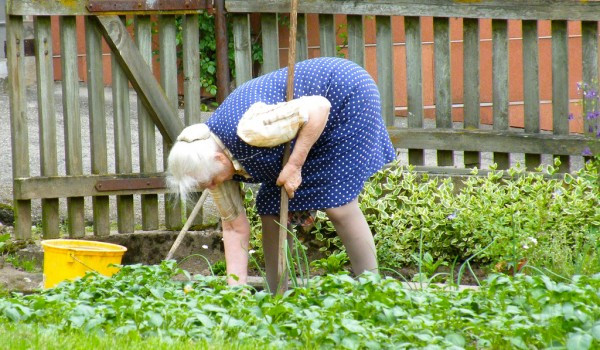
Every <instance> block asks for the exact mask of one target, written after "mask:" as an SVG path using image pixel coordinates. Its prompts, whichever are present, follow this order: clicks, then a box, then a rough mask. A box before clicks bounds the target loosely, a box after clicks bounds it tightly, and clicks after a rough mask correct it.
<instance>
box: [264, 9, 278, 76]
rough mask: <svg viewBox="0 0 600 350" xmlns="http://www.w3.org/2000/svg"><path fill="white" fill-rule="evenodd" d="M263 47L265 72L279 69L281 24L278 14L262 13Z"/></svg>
mask: <svg viewBox="0 0 600 350" xmlns="http://www.w3.org/2000/svg"><path fill="white" fill-rule="evenodd" d="M260 22H261V25H260V28H261V33H262V48H263V69H262V70H263V71H262V73H263V74H267V73H270V72H272V71H274V70H277V69H279V25H278V23H277V14H276V13H274V14H270V13H263V14H261V15H260Z"/></svg>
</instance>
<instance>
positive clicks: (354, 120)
mask: <svg viewBox="0 0 600 350" xmlns="http://www.w3.org/2000/svg"><path fill="white" fill-rule="evenodd" d="M286 81H287V68H283V69H280V70H277V71H274V72H272V73H269V74H265V75H263V76H261V77H258V78H255V79H252V80H250V81H248V82H246V83H245V84H243V85H242V86H240V87H238V88H237V89H236V90H235V91H234V92H233V93H232V94H231V95H229V97H228V98H227V99H226V100H225V101H224V102H223V104H221V106H220V107H219V108H218V109H217V110H216V111H215V113H213V115H212V116H211V118H210V119H209V120H208V121H207V125H208V126H209V128H210V129H211V131H212V132H213V133H215V134H216V135H217V136H219V138H220V139H221V140H222V141H223V143H224V144H225V146H226V147H227V148H229V150H230V151H231V152H232V154H233V156H234V157H235V158H236V159H237V160H238V161H239V162H240V163H241V164H242V166H243V167H244V169H246V171H247V172H248V174H250V175H251V176H252V179H250V180H248V179H242V178H239V177H237V176H236V177H234V179H235V180H238V181H242V180H243V181H246V182H255V183H262V185H261V188H260V190H259V193H258V196H257V200H256V202H257V203H256V205H257V210H258V212H259V214H261V215H266V214H276V215H277V214H278V213H279V206H280V195H281V189H280V187H278V186H277V185H275V181H276V180H277V177H278V176H279V173H280V172H281V169H282V164H281V162H282V158H283V145H281V146H277V147H273V148H260V147H254V146H250V145H248V144H247V143H245V142H243V141H242V140H241V139H240V138H239V137H238V136H237V134H236V129H237V124H238V123H239V120H240V118H241V117H242V115H243V114H244V112H245V111H246V110H247V109H248V108H249V107H250V106H251V105H252V104H253V103H255V102H258V101H262V102H264V103H267V104H275V103H278V102H283V101H285V99H286V96H285V94H286ZM314 95H320V96H323V97H325V98H327V99H328V100H329V102H331V111H330V115H329V119H328V121H327V125H326V126H325V129H324V131H323V133H322V134H321V137H320V138H319V139H318V140H317V142H316V143H315V144H314V145H313V147H312V148H311V150H310V152H309V154H308V157H307V159H306V162H305V164H304V166H303V168H302V184H301V186H300V187H299V188H298V190H297V191H296V193H295V196H294V198H293V199H291V200H290V202H289V210H290V211H292V212H294V211H303V210H316V209H325V208H335V207H339V206H342V205H344V204H347V203H349V202H351V201H352V200H354V199H355V198H356V197H357V196H358V194H359V193H360V191H361V190H362V188H363V186H364V183H365V181H366V180H367V179H368V178H369V177H370V176H371V175H373V174H374V173H375V172H377V171H378V170H379V169H381V167H382V166H383V165H384V164H386V163H389V162H391V161H393V160H394V155H395V153H394V149H393V146H392V143H391V141H390V138H389V135H388V133H387V131H386V128H385V125H384V123H383V119H382V118H381V106H380V99H379V91H378V90H377V86H376V85H375V82H374V81H373V79H372V78H371V76H370V75H369V74H368V73H367V72H366V71H365V70H364V69H363V68H362V67H360V66H359V65H357V64H355V63H353V62H351V61H348V60H345V59H341V58H336V57H322V58H315V59H310V60H305V61H302V62H299V63H297V64H296V65H295V74H294V98H298V97H302V96H314ZM293 145H294V143H293V141H292V149H293Z"/></svg>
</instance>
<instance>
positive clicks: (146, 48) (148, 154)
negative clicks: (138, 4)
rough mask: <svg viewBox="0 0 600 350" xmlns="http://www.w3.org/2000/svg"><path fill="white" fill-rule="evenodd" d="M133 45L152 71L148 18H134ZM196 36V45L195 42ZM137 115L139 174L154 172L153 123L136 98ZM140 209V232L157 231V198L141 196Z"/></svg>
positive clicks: (146, 195)
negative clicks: (134, 44)
mask: <svg viewBox="0 0 600 350" xmlns="http://www.w3.org/2000/svg"><path fill="white" fill-rule="evenodd" d="M134 25H135V29H134V30H135V43H136V45H137V47H138V48H139V50H140V54H141V55H142V57H143V58H144V61H145V62H146V64H147V65H148V67H149V68H150V70H152V23H151V22H150V16H136V17H135V23H134ZM197 36H198V35H197V34H196V43H197V42H198V40H197ZM137 108H138V109H137V113H138V137H139V144H140V152H139V157H140V172H142V173H153V172H156V170H157V166H156V132H155V131H154V123H153V122H152V118H150V114H149V113H148V110H147V108H146V106H144V104H143V102H142V99H141V98H140V97H139V96H138V98H137ZM141 208H142V230H144V231H150V230H156V229H158V196H157V195H155V194H144V195H142V196H141Z"/></svg>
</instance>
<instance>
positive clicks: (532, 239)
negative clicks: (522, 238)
mask: <svg viewBox="0 0 600 350" xmlns="http://www.w3.org/2000/svg"><path fill="white" fill-rule="evenodd" d="M529 241H530V242H531V243H533V244H534V245H536V244H537V239H535V238H534V237H529Z"/></svg>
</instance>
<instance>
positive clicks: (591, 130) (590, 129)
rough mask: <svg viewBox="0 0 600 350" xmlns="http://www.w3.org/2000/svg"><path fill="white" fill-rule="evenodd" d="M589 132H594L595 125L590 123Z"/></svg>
mask: <svg viewBox="0 0 600 350" xmlns="http://www.w3.org/2000/svg"><path fill="white" fill-rule="evenodd" d="M588 132H589V133H592V132H594V127H593V126H591V125H590V126H589V127H588Z"/></svg>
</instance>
